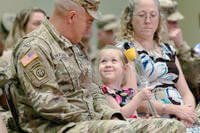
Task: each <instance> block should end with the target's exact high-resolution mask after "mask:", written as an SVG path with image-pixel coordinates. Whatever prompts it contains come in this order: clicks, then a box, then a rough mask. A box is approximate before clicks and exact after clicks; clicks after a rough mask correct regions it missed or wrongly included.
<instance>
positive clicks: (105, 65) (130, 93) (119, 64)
mask: <svg viewBox="0 0 200 133" xmlns="http://www.w3.org/2000/svg"><path fill="white" fill-rule="evenodd" d="M98 66H99V73H100V77H101V79H102V82H103V86H102V91H103V93H104V94H105V95H106V98H107V101H108V102H109V104H110V106H111V107H113V108H115V109H117V110H119V111H120V112H121V113H122V114H123V115H124V116H125V117H127V118H136V117H137V112H136V109H137V108H138V106H139V105H140V104H141V103H142V102H143V101H144V100H147V99H149V98H150V97H151V90H150V89H151V88H145V89H142V90H141V91H140V92H138V93H137V90H136V88H137V86H134V84H133V85H130V86H129V87H131V88H128V87H126V88H122V85H124V84H125V82H126V79H130V78H127V76H129V75H128V74H129V73H131V70H133V69H132V66H131V64H129V63H128V60H127V58H126V57H125V55H124V54H123V52H122V51H121V50H120V49H118V48H116V47H114V46H108V47H106V48H104V49H103V50H101V51H100V58H99V61H98ZM131 79H133V80H136V79H135V78H131Z"/></svg>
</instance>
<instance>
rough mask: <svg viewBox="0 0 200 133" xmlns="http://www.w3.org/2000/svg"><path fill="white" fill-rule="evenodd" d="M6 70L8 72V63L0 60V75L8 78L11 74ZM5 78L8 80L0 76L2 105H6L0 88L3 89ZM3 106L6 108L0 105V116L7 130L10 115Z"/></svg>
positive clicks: (0, 90)
mask: <svg viewBox="0 0 200 133" xmlns="http://www.w3.org/2000/svg"><path fill="white" fill-rule="evenodd" d="M8 70H10V69H8V63H7V62H6V61H5V60H2V59H0V74H6V75H7V76H9V75H10V74H11V73H10V72H9V71H8ZM5 78H8V77H4V76H2V75H1V76H0V97H1V100H3V101H1V102H2V103H3V104H6V101H5V98H4V96H3V90H2V88H1V87H3V85H4V83H5V82H4V81H5ZM3 106H6V105H0V115H1V118H2V120H3V121H4V123H5V124H6V126H7V128H9V126H8V125H9V124H8V121H9V120H11V118H12V115H11V112H10V111H8V110H6V109H5V108H3Z"/></svg>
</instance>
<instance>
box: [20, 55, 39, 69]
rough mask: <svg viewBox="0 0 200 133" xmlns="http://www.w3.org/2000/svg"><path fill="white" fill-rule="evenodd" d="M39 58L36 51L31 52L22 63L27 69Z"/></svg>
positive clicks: (23, 58)
mask: <svg viewBox="0 0 200 133" xmlns="http://www.w3.org/2000/svg"><path fill="white" fill-rule="evenodd" d="M37 57H38V55H37V53H36V52H35V51H31V52H29V53H28V54H26V55H25V56H24V57H22V58H21V60H20V61H21V63H22V65H23V66H24V67H25V66H27V65H28V64H29V63H31V62H32V61H33V60H35V59H36V58H37Z"/></svg>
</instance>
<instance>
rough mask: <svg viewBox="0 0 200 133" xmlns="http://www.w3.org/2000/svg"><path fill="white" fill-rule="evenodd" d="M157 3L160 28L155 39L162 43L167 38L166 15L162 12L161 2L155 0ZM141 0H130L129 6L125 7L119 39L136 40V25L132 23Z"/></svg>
mask: <svg viewBox="0 0 200 133" xmlns="http://www.w3.org/2000/svg"><path fill="white" fill-rule="evenodd" d="M154 1H155V2H156V4H157V7H158V11H159V24H158V28H157V30H156V32H155V34H154V40H155V41H156V42H157V43H158V44H160V42H162V41H163V42H165V41H166V40H167V36H166V35H167V32H166V31H167V28H166V22H165V19H164V16H163V14H162V12H161V8H160V4H159V1H158V0H154ZM138 3H139V0H130V1H129V3H128V6H127V7H126V8H125V9H124V11H123V13H122V17H121V27H120V33H119V37H118V39H119V40H121V39H126V40H129V41H134V27H133V25H132V19H133V14H134V12H135V8H136V7H137V5H138Z"/></svg>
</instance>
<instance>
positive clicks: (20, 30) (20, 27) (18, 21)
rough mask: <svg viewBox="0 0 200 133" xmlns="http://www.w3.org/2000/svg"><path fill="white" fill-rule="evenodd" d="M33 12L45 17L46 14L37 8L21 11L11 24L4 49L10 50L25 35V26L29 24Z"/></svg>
mask: <svg viewBox="0 0 200 133" xmlns="http://www.w3.org/2000/svg"><path fill="white" fill-rule="evenodd" d="M35 12H41V13H43V14H44V15H45V16H46V12H45V11H44V10H42V9H41V8H37V7H33V8H28V9H23V10H21V11H20V12H19V13H18V14H17V16H16V18H15V20H14V22H13V27H12V29H11V31H10V33H9V35H8V37H7V39H6V42H5V44H6V47H5V48H6V49H8V48H12V47H13V46H14V45H15V43H16V42H17V41H18V40H19V39H20V38H22V37H23V36H24V35H26V26H27V24H28V22H29V19H30V17H31V15H32V14H33V13H35Z"/></svg>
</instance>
